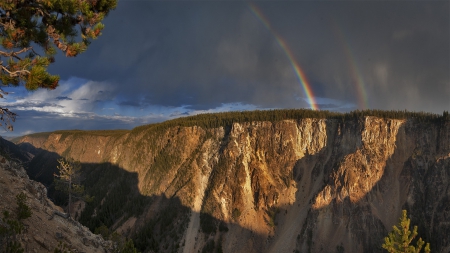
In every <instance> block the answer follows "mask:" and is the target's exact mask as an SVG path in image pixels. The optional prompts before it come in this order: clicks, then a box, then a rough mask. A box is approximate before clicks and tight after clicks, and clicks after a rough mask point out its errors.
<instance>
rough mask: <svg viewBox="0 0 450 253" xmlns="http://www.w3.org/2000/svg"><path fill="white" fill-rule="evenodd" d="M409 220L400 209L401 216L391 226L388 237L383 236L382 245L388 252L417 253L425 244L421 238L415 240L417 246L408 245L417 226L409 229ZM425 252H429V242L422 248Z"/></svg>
mask: <svg viewBox="0 0 450 253" xmlns="http://www.w3.org/2000/svg"><path fill="white" fill-rule="evenodd" d="M410 223H411V220H410V219H408V217H407V213H406V210H403V211H402V217H401V218H400V222H399V224H397V225H395V226H393V231H391V232H390V233H389V235H388V237H385V238H384V244H383V245H382V246H383V248H384V249H386V250H387V251H388V252H390V253H397V252H404V253H413V252H414V253H419V252H420V251H421V249H422V247H423V245H424V244H425V242H424V241H423V240H422V238H419V240H417V247H414V246H413V245H410V244H411V242H412V241H413V240H414V238H415V237H416V236H417V226H414V229H413V231H412V232H411V231H410ZM424 251H425V252H426V253H429V252H430V244H429V243H427V245H426V246H425V248H424Z"/></svg>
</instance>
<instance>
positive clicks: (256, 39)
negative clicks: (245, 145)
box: [0, 0, 450, 136]
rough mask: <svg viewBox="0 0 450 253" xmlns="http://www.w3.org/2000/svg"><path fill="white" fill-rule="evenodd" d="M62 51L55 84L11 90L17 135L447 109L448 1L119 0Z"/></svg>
mask: <svg viewBox="0 0 450 253" xmlns="http://www.w3.org/2000/svg"><path fill="white" fill-rule="evenodd" d="M103 23H104V24H105V29H104V30H103V32H102V35H101V36H100V37H99V38H98V39H97V40H95V41H93V43H92V44H91V45H90V46H89V48H88V50H87V51H86V52H84V53H82V54H80V55H78V56H77V57H75V58H66V57H65V56H64V55H63V54H61V53H60V54H58V56H57V57H56V62H55V63H53V64H52V65H51V66H50V68H49V72H50V73H51V74H57V75H59V76H60V83H59V87H57V88H56V89H55V90H37V91H34V92H30V91H26V90H25V89H24V88H23V87H4V88H3V89H4V90H5V91H8V92H10V94H9V95H8V96H6V98H4V99H1V100H0V106H1V107H7V108H9V109H10V110H12V111H13V112H15V113H17V114H18V118H17V120H16V122H15V123H14V131H13V132H8V131H6V130H4V129H2V130H0V135H2V136H18V135H24V134H29V133H34V132H44V131H54V130H60V129H83V130H92V129H132V128H133V127H136V126H139V125H143V124H150V123H156V122H161V121H165V120H168V119H173V118H177V117H183V116H187V115H195V114H199V113H210V112H222V111H232V110H233V111H236V110H237V111H244V110H265V109H276V108H307V109H312V110H331V111H340V112H347V111H352V110H357V109H383V110H405V109H406V110H409V111H424V112H432V113H438V114H441V113H442V112H443V111H444V110H447V111H448V110H449V109H450V4H449V2H448V1H252V2H246V1H146V0H119V2H118V6H117V8H116V9H115V10H114V11H112V12H111V13H110V14H109V15H108V16H107V17H106V18H105V20H104V22H103Z"/></svg>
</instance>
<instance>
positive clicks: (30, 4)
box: [0, 0, 117, 130]
mask: <svg viewBox="0 0 450 253" xmlns="http://www.w3.org/2000/svg"><path fill="white" fill-rule="evenodd" d="M116 5H117V0H0V84H1V85H0V98H3V97H4V96H5V95H7V92H5V91H4V90H3V89H1V88H2V86H3V87H4V86H18V85H24V86H25V87H26V88H27V89H28V90H36V89H39V88H45V89H55V88H56V87H57V86H58V82H59V76H57V75H51V74H49V73H48V72H47V67H48V66H49V64H51V63H53V62H54V61H55V58H54V56H55V55H56V53H57V50H60V51H62V52H63V53H64V54H65V55H66V56H67V57H74V56H77V55H78V54H79V53H82V52H84V51H85V50H86V49H87V47H88V45H89V44H90V43H91V41H92V40H93V39H96V38H97V37H98V36H100V35H101V31H102V29H103V28H104V25H103V24H102V23H101V21H102V20H103V18H104V17H105V16H106V15H107V14H108V13H109V11H111V10H113V9H114V8H115V7H116ZM15 117H16V114H15V113H13V112H11V111H9V110H8V109H6V108H2V107H0V120H1V121H3V122H4V123H2V122H0V125H1V126H4V127H5V128H7V129H9V130H12V125H11V122H14V120H15Z"/></svg>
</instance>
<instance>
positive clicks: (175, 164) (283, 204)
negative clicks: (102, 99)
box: [19, 116, 450, 252]
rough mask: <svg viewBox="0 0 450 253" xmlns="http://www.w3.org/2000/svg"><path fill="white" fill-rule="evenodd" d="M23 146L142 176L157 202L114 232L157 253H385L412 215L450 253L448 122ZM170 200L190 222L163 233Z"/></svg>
mask: <svg viewBox="0 0 450 253" xmlns="http://www.w3.org/2000/svg"><path fill="white" fill-rule="evenodd" d="M19 143H21V144H20V145H25V143H28V144H31V145H32V146H34V148H36V149H40V150H41V151H40V152H41V153H40V154H39V152H38V151H36V152H35V155H36V156H35V158H34V160H35V161H34V164H39V162H38V161H36V159H41V160H42V159H44V158H45V157H48V156H45V155H43V154H42V152H44V151H45V152H53V153H56V154H58V155H61V156H66V157H71V158H73V159H75V160H78V161H80V162H82V163H85V164H95V163H108V164H109V165H110V166H116V167H118V168H120V169H121V170H123V171H125V172H127V173H133V175H136V181H135V184H136V185H135V187H136V189H137V191H138V192H139V194H140V195H141V196H146V197H148V198H150V199H151V201H149V202H148V204H146V205H145V207H144V208H143V209H142V212H140V213H134V214H133V215H127V214H126V213H127V212H126V211H124V213H125V214H122V215H120V217H117V219H116V222H115V223H114V224H113V225H112V226H111V229H113V230H120V231H121V232H123V233H129V235H130V236H133V234H134V235H136V233H138V231H139V230H142V229H144V228H145V226H150V227H151V229H149V231H150V232H152V233H154V237H153V239H152V240H160V242H158V243H153V242H152V241H151V240H150V239H148V240H147V242H146V243H148V244H149V245H150V244H151V245H152V246H149V248H147V249H148V250H153V251H155V252H156V251H157V252H197V251H199V250H200V251H202V250H203V249H215V250H216V251H218V250H219V248H220V249H222V250H223V252H295V251H297V252H335V251H337V250H339V251H342V250H344V251H345V252H380V251H381V244H382V242H383V237H384V236H386V235H387V233H388V232H389V231H390V230H391V227H392V225H394V224H396V223H397V221H398V218H399V217H400V214H401V210H402V209H408V210H409V214H411V218H412V222H413V223H415V224H417V225H419V232H420V235H421V236H422V237H423V238H424V239H425V240H427V241H429V242H430V243H431V246H432V250H433V251H435V252H450V239H449V237H448V235H449V234H450V223H449V222H448V221H449V220H450V205H449V204H448V203H450V202H449V201H450V187H449V182H450V123H449V121H444V122H426V121H425V122H424V121H418V120H416V119H403V120H397V119H384V118H377V117H371V116H367V117H361V118H358V119H351V120H337V119H300V120H283V121H276V122H269V121H257V122H248V123H233V124H232V125H230V126H228V127H219V128H202V127H198V126H193V127H170V128H166V129H164V128H163V129H161V128H152V127H147V128H145V127H141V128H137V129H135V130H133V131H117V132H114V131H108V132H102V131H96V132H92V131H90V132H83V131H72V132H70V131H66V132H55V133H47V134H41V135H30V136H25V137H23V138H22V139H21V140H20V141H19ZM32 163H33V161H32ZM37 167H39V166H37ZM37 167H36V168H32V170H34V171H35V172H38V171H39V172H40V173H41V174H42V168H37ZM89 168H90V167H89ZM97 170H99V169H97ZM86 173H87V174H89V173H90V172H89V171H87V172H86ZM92 173H94V172H92ZM102 173H107V170H105V172H102ZM35 177H39V175H35ZM111 180H118V179H115V178H113V179H111ZM111 184H112V185H113V184H114V182H111ZM131 192H132V191H131ZM130 194H135V193H130ZM104 198H105V201H106V199H107V198H108V195H107V194H106V193H105V197H104ZM169 200H176V201H177V203H178V204H177V205H179V206H180V207H184V208H187V209H186V210H188V211H187V212H186V213H182V212H181V210H182V209H180V213H181V214H174V215H172V216H170V217H171V218H170V219H169V221H167V222H166V223H164V225H161V224H162V223H161V222H162V221H161V220H164V219H162V218H161V217H164V216H162V213H164V212H166V211H167V210H169V209H167V208H168V207H171V208H172V207H173V205H171V204H170V203H172V202H170V201H169ZM102 203H104V202H102ZM102 203H100V204H98V205H99V206H97V207H95V208H97V209H98V210H99V209H100V208H101V205H103V204H102ZM97 209H96V210H97ZM183 210H184V209H183ZM158 222H159V223H158ZM143 224H144V225H143ZM161 226H165V227H161ZM164 229H165V230H164ZM167 231H169V232H170V231H172V232H170V233H172V234H169V232H167ZM164 233H167V234H164ZM159 235H160V236H159ZM158 236H159V237H158ZM155 238H159V239H155ZM170 238H174V239H173V240H172V242H170V240H171V239H170ZM143 243H144V244H145V242H143ZM141 245H142V244H141ZM208 247H209V248H208Z"/></svg>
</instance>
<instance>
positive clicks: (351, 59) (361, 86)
mask: <svg viewBox="0 0 450 253" xmlns="http://www.w3.org/2000/svg"><path fill="white" fill-rule="evenodd" d="M332 26H333V30H334V33H335V34H336V35H337V37H338V38H339V41H340V42H341V44H342V46H343V48H344V50H345V55H346V58H347V62H348V65H349V66H350V72H351V75H352V79H353V80H354V82H355V84H356V90H357V92H358V105H359V108H360V109H363V110H364V109H368V108H369V101H368V99H367V92H366V88H365V87H366V85H365V83H364V79H363V76H362V75H361V72H360V71H359V68H358V64H357V61H356V58H355V56H354V54H353V51H352V49H351V47H350V43H349V42H348V41H347V40H346V39H345V34H344V32H343V31H342V29H341V28H340V27H339V26H338V25H337V23H336V22H332Z"/></svg>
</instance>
